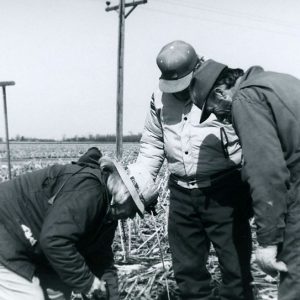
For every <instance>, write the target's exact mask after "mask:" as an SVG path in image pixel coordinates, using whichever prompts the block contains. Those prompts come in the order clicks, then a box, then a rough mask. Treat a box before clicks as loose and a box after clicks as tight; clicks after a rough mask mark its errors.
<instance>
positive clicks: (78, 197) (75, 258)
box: [39, 187, 104, 293]
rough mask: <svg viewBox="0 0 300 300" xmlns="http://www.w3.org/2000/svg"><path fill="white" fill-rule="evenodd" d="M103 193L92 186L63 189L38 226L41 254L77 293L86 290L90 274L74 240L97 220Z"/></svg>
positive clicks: (81, 237)
mask: <svg viewBox="0 0 300 300" xmlns="http://www.w3.org/2000/svg"><path fill="white" fill-rule="evenodd" d="M103 196H104V194H103V193H102V191H101V189H100V188H96V187H94V188H93V189H89V190H86V191H85V193H84V194H83V193H82V192H81V191H77V193H76V191H74V192H66V193H63V194H62V196H61V197H58V198H57V199H56V201H55V203H54V205H53V207H52V208H51V211H50V213H49V214H48V216H47V217H46V219H45V220H44V223H43V226H42V230H41V234H40V239H39V241H40V245H41V248H42V250H43V252H44V254H45V255H46V257H47V259H48V261H49V262H50V264H51V265H52V267H53V268H54V270H55V271H56V272H57V274H58V275H59V277H60V278H61V280H62V281H63V282H64V283H65V284H67V285H68V286H69V287H70V288H72V289H73V290H74V291H75V292H78V293H87V292H88V291H89V289H90V287H91V285H92V283H93V280H94V274H93V273H92V272H91V270H90V268H89V267H88V265H87V264H86V261H85V259H84V257H83V256H82V255H81V254H80V252H79V251H78V248H77V244H78V242H79V241H80V240H81V239H84V238H85V237H86V234H87V233H88V232H91V230H92V228H93V226H95V224H96V223H98V224H99V223H101V221H100V222H99V219H100V220H101V215H100V213H99V212H101V211H102V212H103V202H104V201H101V200H103ZM62 197H64V198H62ZM101 197H102V199H101ZM99 198H100V200H99ZM102 217H103V216H102Z"/></svg>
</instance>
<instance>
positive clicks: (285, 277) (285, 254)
mask: <svg viewBox="0 0 300 300" xmlns="http://www.w3.org/2000/svg"><path fill="white" fill-rule="evenodd" d="M296 177H297V174H296ZM298 177H299V176H298ZM285 226H286V227H285V231H284V241H283V245H282V246H283V247H282V250H281V251H280V253H279V259H280V260H282V261H284V262H285V263H286V264H287V268H288V272H287V273H281V274H280V284H279V289H278V300H298V299H300V178H299V179H297V178H296V181H295V182H292V187H291V191H290V199H289V201H288V211H287V214H286V220H285Z"/></svg>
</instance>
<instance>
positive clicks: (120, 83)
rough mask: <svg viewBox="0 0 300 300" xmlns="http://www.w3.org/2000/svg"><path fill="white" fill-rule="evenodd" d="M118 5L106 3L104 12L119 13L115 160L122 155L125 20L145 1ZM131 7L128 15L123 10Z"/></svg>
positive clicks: (121, 2) (122, 2)
mask: <svg viewBox="0 0 300 300" xmlns="http://www.w3.org/2000/svg"><path fill="white" fill-rule="evenodd" d="M119 1H120V2H119V5H115V6H110V2H109V1H107V2H106V4H107V5H108V6H107V7H106V9H105V10H106V11H113V10H114V11H117V10H118V11H119V38H118V69H117V76H118V78H117V80H118V82H117V119H116V121H117V122H116V124H117V125H116V152H117V159H119V160H120V159H121V158H122V153H123V90H124V38H125V19H126V18H127V17H128V16H129V15H130V14H131V13H132V11H133V10H134V9H135V8H136V7H137V6H138V5H140V4H145V3H147V0H140V1H133V2H131V3H125V0H119ZM126 7H131V9H130V10H129V11H128V13H127V14H126V13H125V8H126Z"/></svg>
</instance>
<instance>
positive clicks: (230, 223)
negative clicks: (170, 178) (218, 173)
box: [168, 175, 253, 300]
mask: <svg viewBox="0 0 300 300" xmlns="http://www.w3.org/2000/svg"><path fill="white" fill-rule="evenodd" d="M169 188H170V211H169V228H168V230H169V243H170V249H171V253H172V260H173V269H174V274H175V279H176V282H177V285H178V287H179V290H180V293H181V298H182V299H184V300H188V299H199V300H200V299H203V300H207V299H214V298H213V297H212V295H211V292H212V286H211V276H210V273H209V272H208V270H207V268H206V263H207V259H208V254H209V249H210V242H212V244H213V246H214V248H215V250H216V254H217V257H218V260H219V264H220V269H221V274H222V284H221V286H220V289H219V297H220V298H219V299H222V300H225V299H226V300H242V299H243V300H244V299H245V300H246V299H247V300H248V299H253V296H252V289H251V286H250V283H251V281H252V276H251V272H250V258H251V232H250V225H249V221H248V219H249V209H248V207H250V204H251V203H250V196H249V192H248V188H247V187H246V186H245V185H244V184H243V183H242V182H241V180H240V177H239V175H238V176H232V178H230V179H229V181H228V182H224V184H220V185H218V186H214V187H211V188H205V189H192V190H189V189H185V188H182V187H179V186H178V185H176V184H174V183H171V182H170V183H169Z"/></svg>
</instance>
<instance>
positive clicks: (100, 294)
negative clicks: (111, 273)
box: [85, 277, 108, 300]
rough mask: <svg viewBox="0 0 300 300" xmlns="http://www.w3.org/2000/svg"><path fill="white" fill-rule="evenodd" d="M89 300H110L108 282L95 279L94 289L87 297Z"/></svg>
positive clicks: (92, 288)
mask: <svg viewBox="0 0 300 300" xmlns="http://www.w3.org/2000/svg"><path fill="white" fill-rule="evenodd" d="M85 296H86V297H87V298H88V299H93V300H94V299H95V300H102V299H108V292H107V287H106V282H105V281H103V280H100V279H99V278H97V277H95V279H94V282H93V284H92V287H91V288H90V290H89V292H88V293H87V294H86V295H85Z"/></svg>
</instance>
